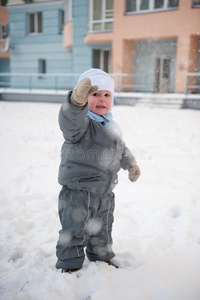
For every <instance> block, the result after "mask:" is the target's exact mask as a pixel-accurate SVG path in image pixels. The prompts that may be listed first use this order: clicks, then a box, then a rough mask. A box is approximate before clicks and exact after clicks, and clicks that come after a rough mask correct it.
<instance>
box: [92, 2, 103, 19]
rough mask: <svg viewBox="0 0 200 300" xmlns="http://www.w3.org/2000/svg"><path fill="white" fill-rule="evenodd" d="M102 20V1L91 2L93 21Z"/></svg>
mask: <svg viewBox="0 0 200 300" xmlns="http://www.w3.org/2000/svg"><path fill="white" fill-rule="evenodd" d="M101 19H102V0H93V20H101Z"/></svg>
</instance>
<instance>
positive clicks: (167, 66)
mask: <svg viewBox="0 0 200 300" xmlns="http://www.w3.org/2000/svg"><path fill="white" fill-rule="evenodd" d="M169 71H170V60H169V59H164V60H163V78H169Z"/></svg>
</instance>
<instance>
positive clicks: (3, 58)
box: [0, 0, 10, 72]
mask: <svg viewBox="0 0 200 300" xmlns="http://www.w3.org/2000/svg"><path fill="white" fill-rule="evenodd" d="M6 4H7V0H0V72H9V71H10V67H9V58H10V51H9V37H8V35H9V34H8V24H9V17H8V10H7V8H6Z"/></svg>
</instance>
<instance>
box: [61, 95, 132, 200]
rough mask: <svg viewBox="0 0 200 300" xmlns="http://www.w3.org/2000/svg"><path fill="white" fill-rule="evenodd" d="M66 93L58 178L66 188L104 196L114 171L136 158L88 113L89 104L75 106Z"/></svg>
mask: <svg viewBox="0 0 200 300" xmlns="http://www.w3.org/2000/svg"><path fill="white" fill-rule="evenodd" d="M70 96H71V92H69V94H68V95H67V98H66V100H65V102H64V103H63V105H62V107H61V109H60V112H59V125H60V129H61V130H62V132H63V136H64V138H65V142H64V144H63V146H62V151H61V163H60V167H59V176H58V181H59V183H60V184H61V185H62V186H67V187H68V188H69V189H76V190H84V191H87V192H90V193H92V194H95V195H99V196H103V195H105V194H107V193H109V192H110V191H112V190H113V188H114V187H115V185H116V183H117V173H118V171H119V170H120V169H121V168H123V169H124V170H126V169H128V168H129V167H131V165H132V164H133V163H134V161H135V158H134V156H133V155H132V154H131V152H130V150H129V149H128V148H127V147H126V146H125V144H124V142H122V140H121V138H120V137H119V136H118V135H117V134H116V133H114V131H112V130H109V129H107V128H106V127H105V126H103V125H102V124H100V123H98V122H96V121H94V120H93V119H91V118H89V117H88V116H87V113H88V105H86V106H84V107H77V106H74V105H73V104H71V102H70Z"/></svg>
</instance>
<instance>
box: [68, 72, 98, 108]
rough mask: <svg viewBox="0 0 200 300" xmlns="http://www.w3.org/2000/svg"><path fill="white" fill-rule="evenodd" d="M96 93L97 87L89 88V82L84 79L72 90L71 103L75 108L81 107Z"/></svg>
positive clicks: (87, 79)
mask: <svg viewBox="0 0 200 300" xmlns="http://www.w3.org/2000/svg"><path fill="white" fill-rule="evenodd" d="M97 91H98V86H97V85H94V86H91V80H90V79H89V78H84V79H82V80H81V81H79V83H78V84H77V86H76V87H75V88H74V90H73V92H72V94H71V99H70V100H71V103H72V104H73V105H75V106H80V107H83V106H85V105H86V103H87V101H88V96H89V95H91V94H94V93H95V92H97Z"/></svg>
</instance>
